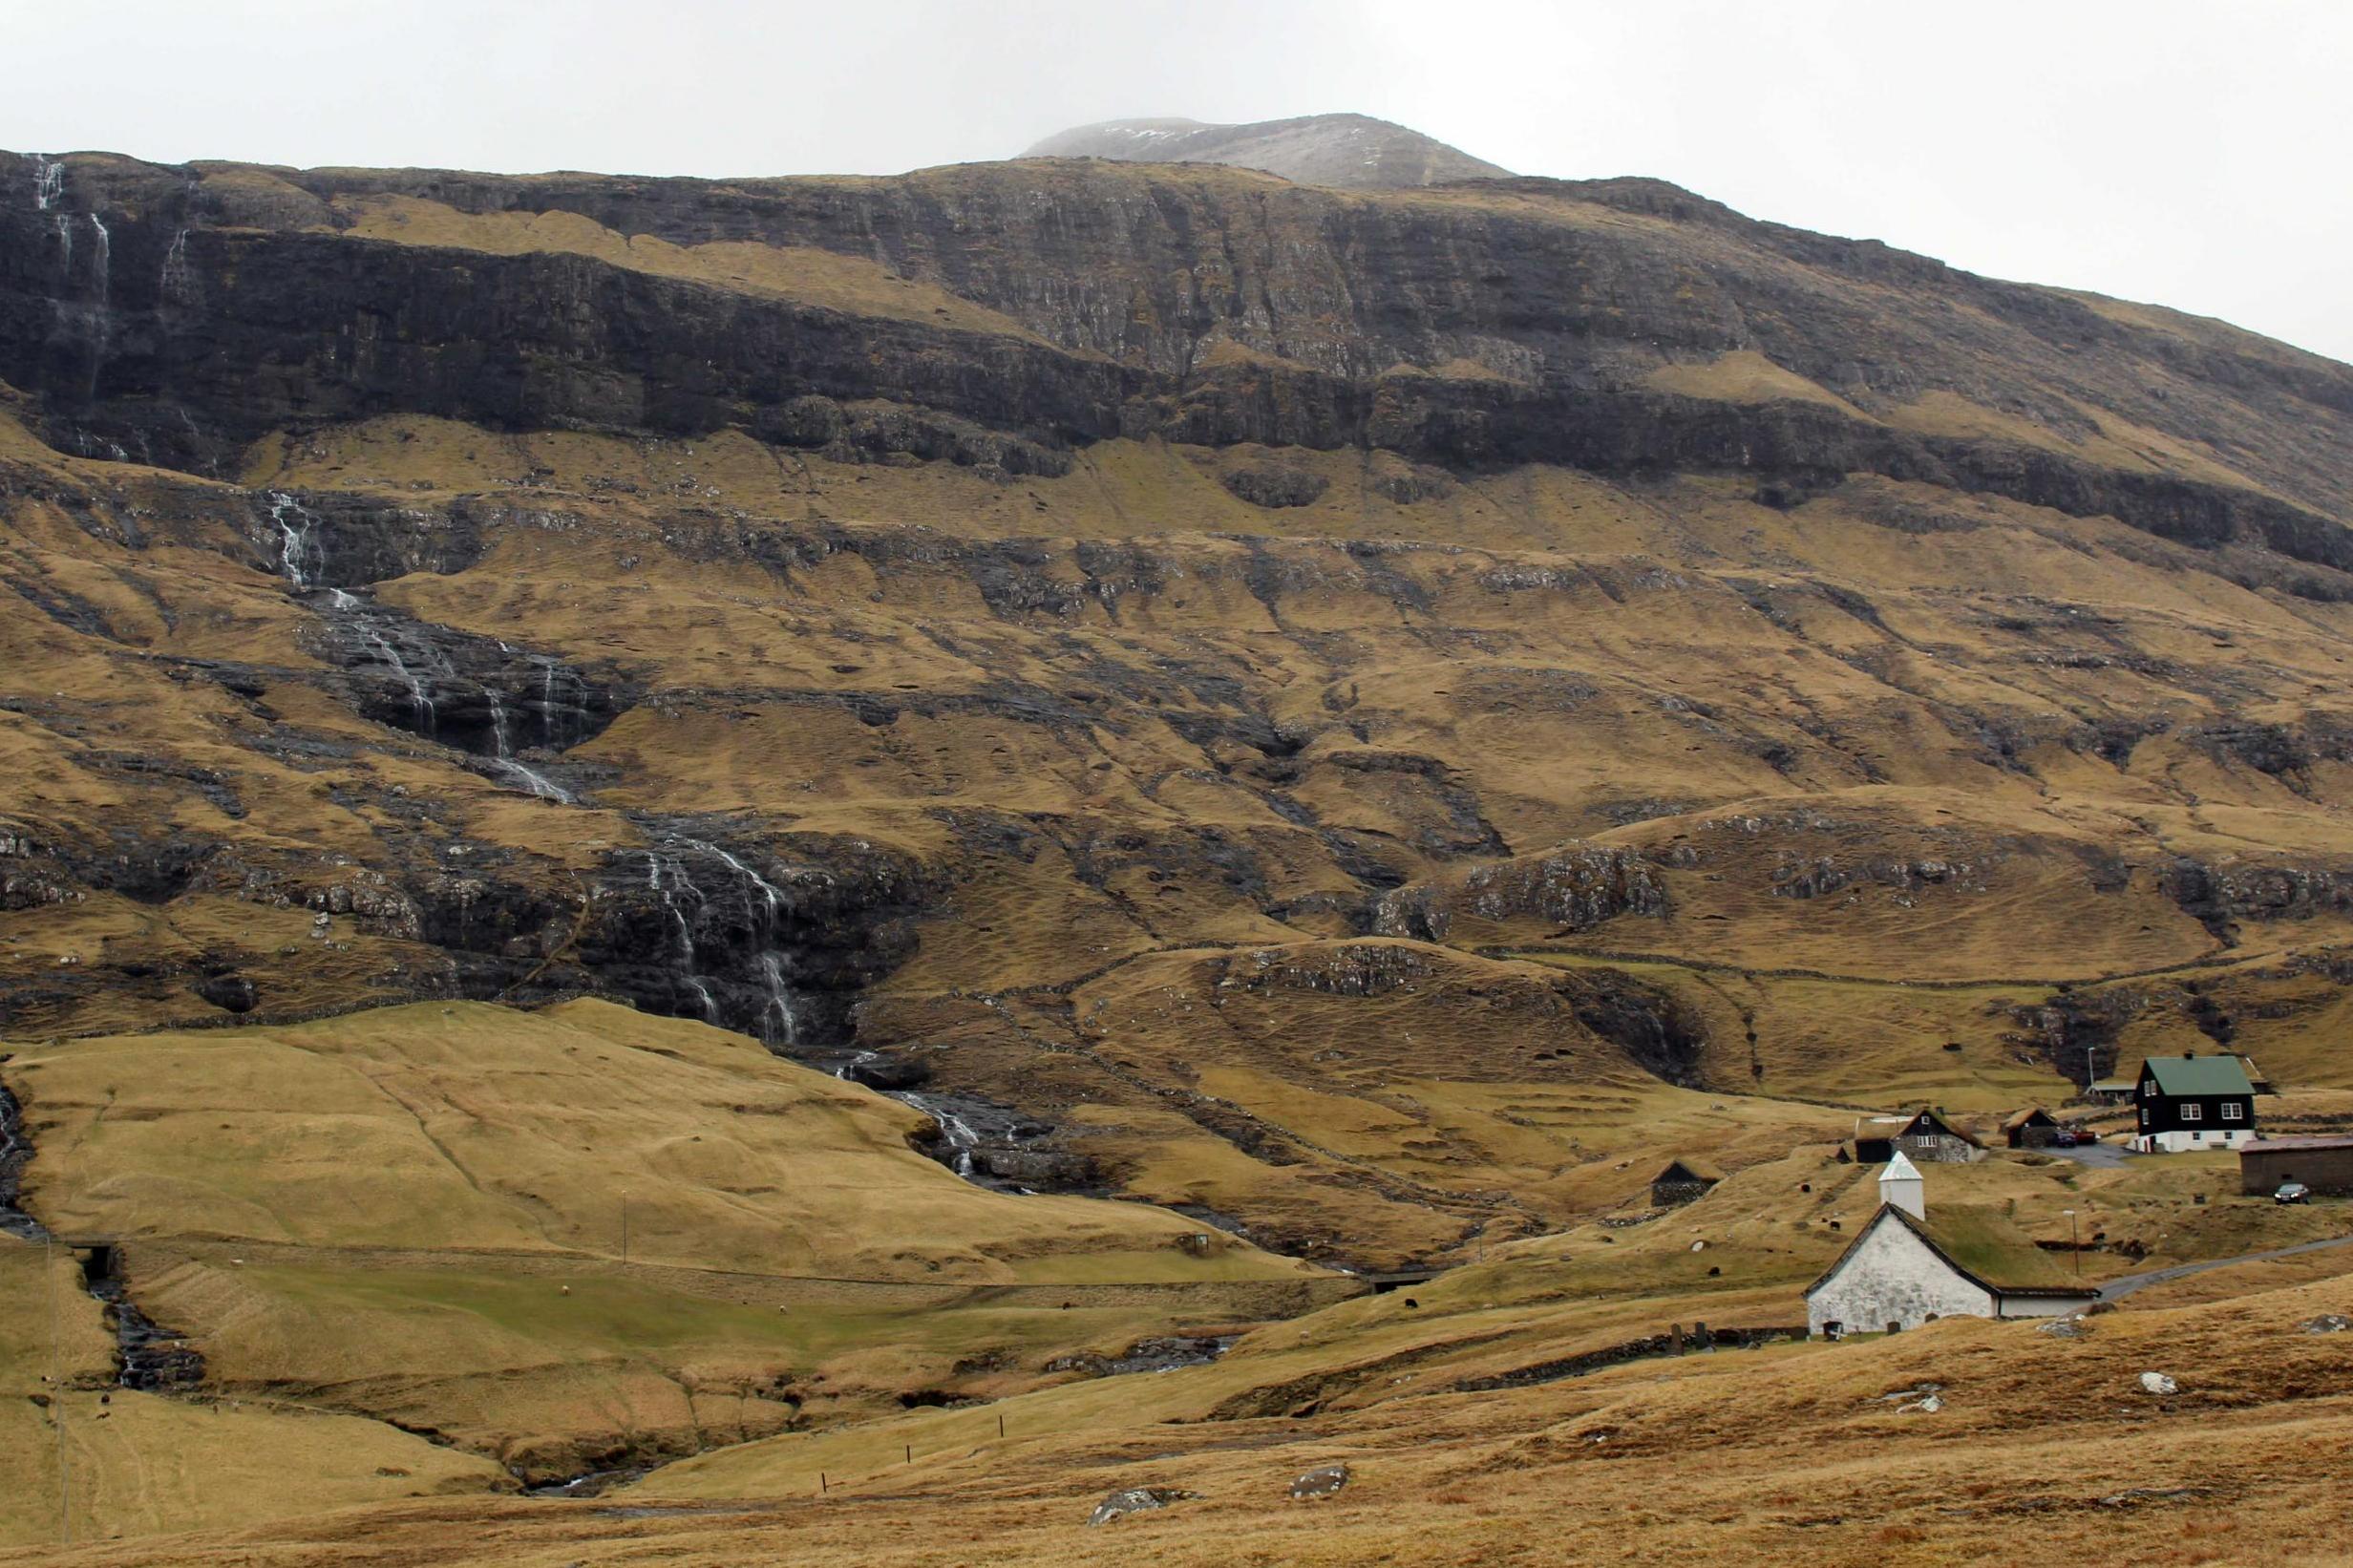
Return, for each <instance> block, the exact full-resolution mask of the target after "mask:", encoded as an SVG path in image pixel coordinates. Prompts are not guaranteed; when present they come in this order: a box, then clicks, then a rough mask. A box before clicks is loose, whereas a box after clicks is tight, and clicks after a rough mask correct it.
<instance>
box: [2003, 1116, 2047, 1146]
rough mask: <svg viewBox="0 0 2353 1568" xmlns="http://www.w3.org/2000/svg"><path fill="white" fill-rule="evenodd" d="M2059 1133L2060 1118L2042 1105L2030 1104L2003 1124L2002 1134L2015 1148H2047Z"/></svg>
mask: <svg viewBox="0 0 2353 1568" xmlns="http://www.w3.org/2000/svg"><path fill="white" fill-rule="evenodd" d="M2058 1135H2059V1120H2058V1118H2057V1117H2055V1116H2053V1115H2052V1114H2051V1113H2050V1112H2047V1111H2046V1110H2044V1109H2043V1108H2042V1107H2041V1106H2039V1105H2036V1106H2029V1107H2027V1108H2026V1109H2025V1110H2024V1111H2021V1112H2019V1113H2018V1114H2017V1115H2015V1116H2012V1117H2011V1118H2010V1119H2009V1120H2007V1121H2005V1122H2003V1124H2002V1136H2003V1139H2004V1140H2006V1141H2007V1142H2008V1144H2009V1146H2010V1147H2011V1148H2013V1149H2047V1148H2049V1147H2050V1146H2051V1142H2052V1140H2053V1139H2055V1138H2057V1137H2058Z"/></svg>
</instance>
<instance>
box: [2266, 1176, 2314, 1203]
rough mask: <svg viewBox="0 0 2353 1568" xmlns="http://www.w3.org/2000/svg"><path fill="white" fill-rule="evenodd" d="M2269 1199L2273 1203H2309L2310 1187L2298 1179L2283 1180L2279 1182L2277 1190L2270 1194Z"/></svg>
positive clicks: (2310, 1198) (2310, 1196) (2310, 1199)
mask: <svg viewBox="0 0 2353 1568" xmlns="http://www.w3.org/2000/svg"><path fill="white" fill-rule="evenodd" d="M2271 1200H2272V1201H2273V1202H2274V1203H2309V1202H2311V1201H2312V1189H2311V1188H2309V1187H2307V1186H2305V1185H2304V1184H2303V1183H2302V1182H2300V1181H2283V1182H2281V1183H2280V1184H2279V1191H2278V1192H2276V1193H2274V1194H2272V1195H2271Z"/></svg>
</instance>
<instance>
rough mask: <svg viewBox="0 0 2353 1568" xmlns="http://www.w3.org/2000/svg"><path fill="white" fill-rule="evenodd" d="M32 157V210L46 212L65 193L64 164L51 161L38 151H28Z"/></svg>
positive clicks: (29, 156)
mask: <svg viewBox="0 0 2353 1568" xmlns="http://www.w3.org/2000/svg"><path fill="white" fill-rule="evenodd" d="M26 156H27V157H28V158H31V159H32V210H33V211H35V212H47V211H48V210H49V209H50V208H52V207H53V206H55V205H56V204H57V199H58V198H59V197H61V196H63V195H64V194H65V165H64V164H62V163H52V162H51V161H50V160H49V159H45V158H43V157H42V156H41V155H40V154H38V153H28V154H27V155H26Z"/></svg>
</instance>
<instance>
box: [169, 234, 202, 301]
mask: <svg viewBox="0 0 2353 1568" xmlns="http://www.w3.org/2000/svg"><path fill="white" fill-rule="evenodd" d="M195 281H196V275H195V274H194V273H192V272H190V271H189V270H188V231H187V230H186V229H184V228H183V229H181V230H180V232H179V233H177V234H175V235H173V236H172V248H171V249H169V250H167V251H165V252H164V253H163V283H162V286H163V297H164V298H165V299H167V300H184V299H186V298H187V297H188V296H189V294H190V293H191V292H192V290H193V286H194V284H195Z"/></svg>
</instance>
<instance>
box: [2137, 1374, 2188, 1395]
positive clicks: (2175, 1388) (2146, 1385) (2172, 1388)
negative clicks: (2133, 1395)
mask: <svg viewBox="0 0 2353 1568" xmlns="http://www.w3.org/2000/svg"><path fill="white" fill-rule="evenodd" d="M2141 1392H2143V1393H2145V1394H2177V1393H2179V1392H2181V1385H2180V1384H2178V1383H2175V1382H2174V1381H2173V1379H2172V1378H2170V1377H2167V1376H2166V1375H2165V1374H2164V1373H2163V1372H2143V1373H2142V1374H2141Z"/></svg>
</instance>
